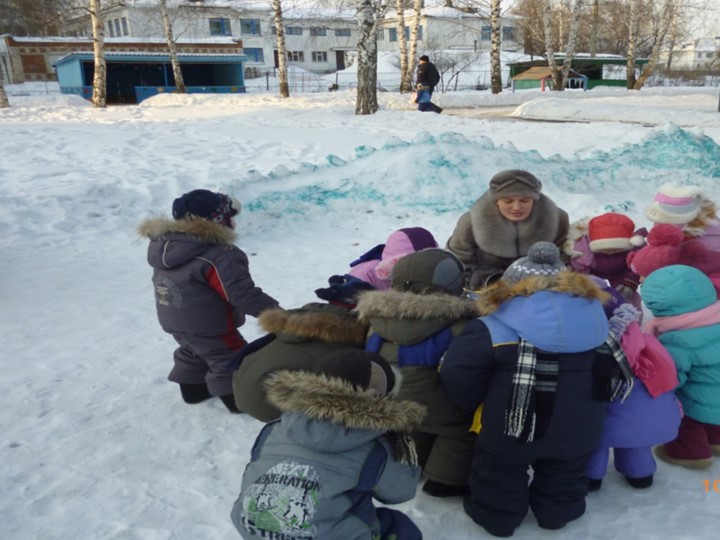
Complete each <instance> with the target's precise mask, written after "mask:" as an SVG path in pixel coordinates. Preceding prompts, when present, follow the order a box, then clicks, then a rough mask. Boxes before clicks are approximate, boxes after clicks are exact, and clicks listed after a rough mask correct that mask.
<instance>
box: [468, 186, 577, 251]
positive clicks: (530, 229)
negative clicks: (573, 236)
mask: <svg viewBox="0 0 720 540" xmlns="http://www.w3.org/2000/svg"><path fill="white" fill-rule="evenodd" d="M568 221H569V220H568V216H567V213H566V212H565V211H564V210H561V209H560V208H558V207H557V205H556V204H555V203H554V202H553V201H552V200H551V199H550V198H549V197H547V196H546V195H543V194H542V193H541V194H540V198H538V200H537V201H535V203H534V205H533V209H532V212H531V213H530V215H529V216H528V218H527V219H525V220H524V221H520V222H517V223H516V222H513V221H510V220H507V219H505V218H504V217H503V216H502V214H500V211H499V210H498V207H497V203H496V201H495V200H494V199H493V197H492V194H491V193H489V192H486V193H485V194H484V195H483V196H482V197H480V198H479V199H478V200H477V201H476V202H475V204H473V206H472V207H471V208H470V223H471V225H472V233H473V237H474V238H475V243H476V244H477V245H478V246H479V247H480V249H481V250H482V251H485V252H487V253H490V254H492V255H495V256H497V257H503V258H512V259H517V258H518V257H524V256H525V255H527V252H528V250H529V249H530V246H532V245H533V244H534V243H536V242H539V241H541V240H544V241H547V242H555V240H556V239H557V238H558V237H560V236H561V235H563V234H565V233H567V227H568V225H567V224H568Z"/></svg>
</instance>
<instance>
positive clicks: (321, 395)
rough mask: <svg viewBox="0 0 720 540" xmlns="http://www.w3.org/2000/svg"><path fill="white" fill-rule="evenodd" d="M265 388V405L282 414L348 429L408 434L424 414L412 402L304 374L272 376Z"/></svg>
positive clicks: (280, 372)
mask: <svg viewBox="0 0 720 540" xmlns="http://www.w3.org/2000/svg"><path fill="white" fill-rule="evenodd" d="M265 388H266V389H267V399H268V401H269V402H270V403H272V404H273V405H274V406H275V407H277V408H278V409H279V410H280V411H282V412H298V413H301V414H303V415H305V416H307V417H309V418H311V419H315V420H323V421H327V422H332V423H335V424H341V425H343V426H345V427H346V428H348V429H364V430H372V431H379V432H385V431H397V432H405V433H409V432H411V431H413V430H414V429H415V428H416V427H417V426H418V425H419V424H420V423H421V422H422V419H423V418H424V416H425V413H426V409H425V407H424V406H422V405H420V404H419V403H416V402H414V401H397V400H394V399H391V398H389V397H381V396H378V395H377V394H376V393H374V392H372V391H368V390H356V389H355V388H354V387H353V385H352V384H351V383H349V382H347V381H344V380H342V379H338V378H335V377H327V376H326V375H323V374H316V373H310V372H307V371H287V370H282V371H278V372H276V373H273V374H272V375H271V376H270V377H268V379H267V381H266V383H265Z"/></svg>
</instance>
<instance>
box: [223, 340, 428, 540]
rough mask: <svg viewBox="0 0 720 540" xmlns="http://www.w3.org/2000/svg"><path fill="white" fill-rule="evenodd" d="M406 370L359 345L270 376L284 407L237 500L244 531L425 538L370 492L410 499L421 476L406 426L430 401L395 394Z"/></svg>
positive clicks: (323, 538) (298, 536)
mask: <svg viewBox="0 0 720 540" xmlns="http://www.w3.org/2000/svg"><path fill="white" fill-rule="evenodd" d="M398 377H399V374H398V373H397V372H395V371H394V370H393V369H392V368H391V367H390V365H389V364H388V363H387V362H386V361H385V360H384V359H383V358H382V357H381V356H379V355H377V354H375V353H369V352H365V351H359V350H357V349H343V350H338V351H335V352H332V353H330V354H328V355H326V356H324V357H322V358H321V359H320V360H318V363H317V365H316V367H315V370H314V371H312V372H311V371H285V370H283V371H278V372H276V373H274V374H272V375H271V376H270V377H269V379H268V381H267V384H266V387H267V391H268V392H267V398H268V400H269V401H270V403H272V404H273V405H274V406H276V407H277V408H278V409H280V410H281V411H282V416H281V418H280V420H278V421H275V422H272V423H270V424H267V425H266V426H265V428H264V429H263V430H262V431H261V432H260V435H259V436H258V438H257V440H256V441H255V445H254V447H253V449H252V456H251V459H250V463H249V464H248V465H247V467H246V469H245V474H244V475H243V481H242V490H241V492H240V496H239V497H238V499H237V501H236V502H235V505H234V507H233V510H232V520H233V523H234V524H235V527H237V529H238V531H239V532H240V535H241V536H242V537H243V538H245V539H249V538H292V539H294V540H305V539H308V540H309V539H317V540H335V539H340V538H342V539H343V540H376V539H390V538H397V539H402V540H421V539H422V533H421V532H420V530H419V529H418V528H417V526H416V525H415V524H414V523H413V522H412V521H411V520H410V518H408V517H407V516H406V515H405V514H403V513H402V512H400V511H398V510H391V509H389V508H376V507H375V506H374V505H373V502H372V500H373V498H375V499H377V500H379V501H380V502H383V503H386V504H397V503H401V502H405V501H408V500H410V499H412V498H413V497H414V496H415V490H416V487H417V482H418V480H419V478H420V468H419V467H418V465H417V455H416V453H415V446H414V443H413V441H412V439H411V438H410V437H409V436H408V435H407V433H408V432H409V431H411V430H412V429H413V428H414V426H416V425H417V424H418V423H419V422H420V421H421V420H422V417H423V415H424V414H425V408H424V407H422V406H421V405H419V404H417V403H415V402H412V401H395V400H393V399H390V398H389V397H388V394H392V393H395V392H396V391H397V389H398V388H399V386H400V380H399V379H398Z"/></svg>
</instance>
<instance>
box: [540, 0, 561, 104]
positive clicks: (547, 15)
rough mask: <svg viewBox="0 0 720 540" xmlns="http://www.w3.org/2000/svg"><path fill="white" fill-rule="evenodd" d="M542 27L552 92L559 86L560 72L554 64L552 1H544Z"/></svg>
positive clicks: (555, 63)
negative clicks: (551, 79)
mask: <svg viewBox="0 0 720 540" xmlns="http://www.w3.org/2000/svg"><path fill="white" fill-rule="evenodd" d="M543 27H544V30H545V55H546V56H547V61H548V66H549V67H550V73H551V74H552V78H553V90H555V89H556V86H557V85H558V84H560V82H562V81H560V80H558V79H560V76H561V73H560V70H559V69H558V66H557V62H555V36H554V35H553V25H552V0H545V5H544V6H543Z"/></svg>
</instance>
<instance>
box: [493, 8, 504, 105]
mask: <svg viewBox="0 0 720 540" xmlns="http://www.w3.org/2000/svg"><path fill="white" fill-rule="evenodd" d="M501 3H502V0H492V4H491V5H490V85H491V87H492V93H493V94H499V93H500V92H502V71H501V70H500V38H501V33H500V7H501Z"/></svg>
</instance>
